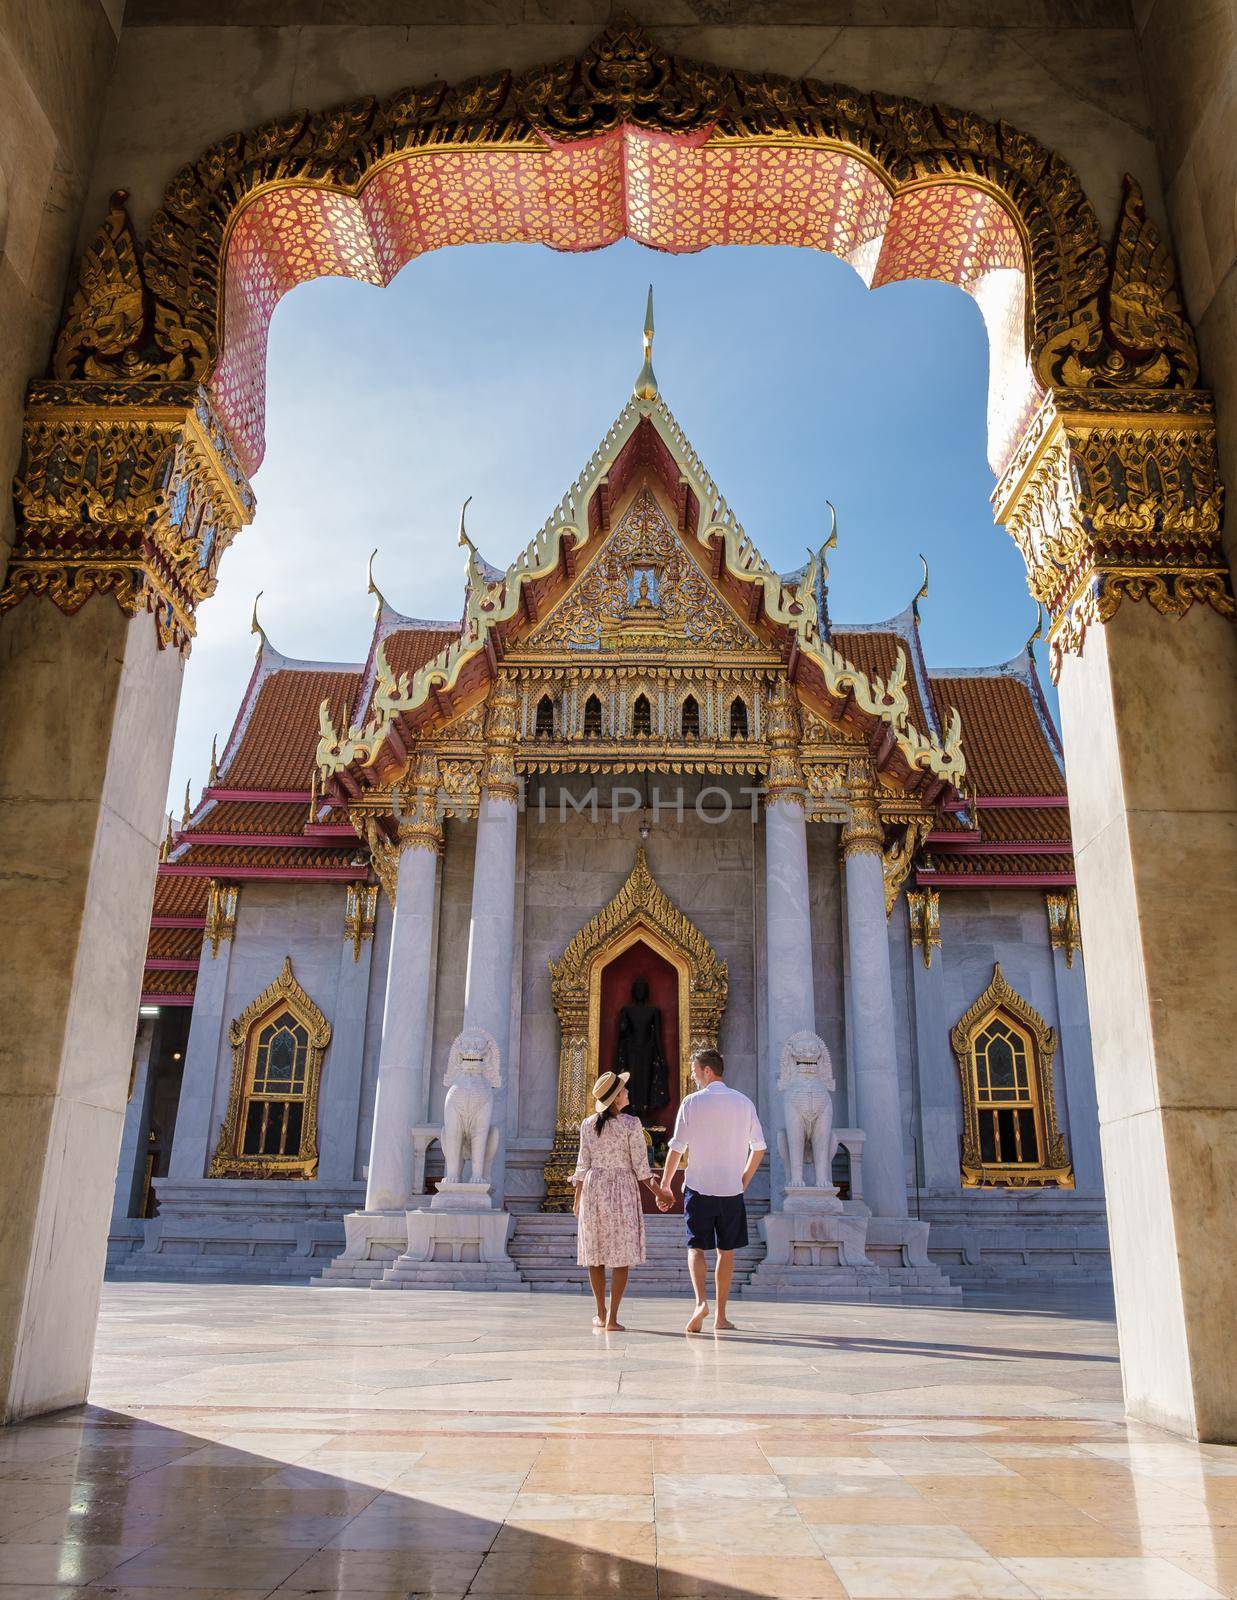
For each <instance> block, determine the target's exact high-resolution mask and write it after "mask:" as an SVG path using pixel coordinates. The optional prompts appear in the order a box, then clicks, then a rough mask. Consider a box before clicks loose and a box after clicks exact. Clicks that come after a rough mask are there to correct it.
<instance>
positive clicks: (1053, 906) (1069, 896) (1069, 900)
mask: <svg viewBox="0 0 1237 1600" xmlns="http://www.w3.org/2000/svg"><path fill="white" fill-rule="evenodd" d="M1044 905H1045V907H1046V909H1047V912H1048V940H1049V943H1050V944H1051V946H1052V948H1053V949H1054V950H1060V951H1061V952H1062V953H1063V954H1064V956H1065V965H1066V966H1067V967H1072V966H1073V965H1074V957H1075V955H1076V954H1077V953H1078V951H1079V950H1081V948H1082V931H1081V929H1080V927H1079V925H1078V890H1077V889H1067V890H1066V891H1065V893H1064V894H1046V895H1045V896H1044Z"/></svg>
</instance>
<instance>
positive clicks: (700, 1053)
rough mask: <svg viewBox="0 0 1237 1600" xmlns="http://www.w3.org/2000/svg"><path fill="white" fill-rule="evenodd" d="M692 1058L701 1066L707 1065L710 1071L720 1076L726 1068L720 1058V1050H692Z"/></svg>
mask: <svg viewBox="0 0 1237 1600" xmlns="http://www.w3.org/2000/svg"><path fill="white" fill-rule="evenodd" d="M692 1060H693V1061H698V1062H699V1063H700V1065H701V1066H702V1067H708V1069H709V1071H710V1072H715V1073H716V1074H717V1076H718V1077H719V1078H720V1077H721V1076H722V1074H723V1073H724V1072H725V1070H726V1063H725V1062H724V1061H723V1060H722V1053H721V1051H720V1050H693V1051H692Z"/></svg>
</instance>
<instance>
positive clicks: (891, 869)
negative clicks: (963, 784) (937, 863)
mask: <svg viewBox="0 0 1237 1600" xmlns="http://www.w3.org/2000/svg"><path fill="white" fill-rule="evenodd" d="M932 820H933V819H932V818H931V817H912V818H911V819H910V820H908V821H907V822H906V824H905V825H904V827H903V829H902V832H901V834H900V835H899V836H898V837H897V838H896V839H895V840H894V841H893V842H892V843H891V844H888V845H886V846H885V847H884V849H883V850H882V851H881V868H882V870H883V872H884V876H885V916H886V917H891V916H892V915H893V908H894V905H895V904H896V903H897V899H898V893H899V891H900V890H901V888H902V885H903V884H904V883H905V882H906V880H907V877H908V876H909V874H910V870H911V867H912V866H913V865H914V863H915V857H916V856H917V855H918V853H919V849H920V846H921V845H922V844H923V842H924V840H925V839H926V838H927V836H928V834H929V833H930V832H931V831H932Z"/></svg>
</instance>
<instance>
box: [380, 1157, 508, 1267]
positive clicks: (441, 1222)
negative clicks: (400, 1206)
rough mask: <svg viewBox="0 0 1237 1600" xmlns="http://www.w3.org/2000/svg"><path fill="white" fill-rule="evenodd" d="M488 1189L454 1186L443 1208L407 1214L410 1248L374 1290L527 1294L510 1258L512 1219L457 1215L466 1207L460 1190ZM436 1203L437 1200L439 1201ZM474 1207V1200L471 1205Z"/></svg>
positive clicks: (502, 1214)
mask: <svg viewBox="0 0 1237 1600" xmlns="http://www.w3.org/2000/svg"><path fill="white" fill-rule="evenodd" d="M481 1187H486V1188H488V1185H478V1184H470V1183H460V1184H452V1185H451V1186H450V1192H449V1195H448V1198H447V1199H446V1202H445V1207H444V1208H440V1209H433V1208H432V1207H431V1209H430V1210H428V1211H409V1212H408V1213H407V1215H406V1217H405V1225H406V1228H407V1245H406V1248H405V1251H404V1253H403V1255H401V1256H400V1257H398V1259H397V1260H396V1261H395V1262H394V1263H393V1264H392V1265H391V1266H390V1267H389V1268H388V1269H387V1270H386V1271H385V1272H384V1273H383V1275H382V1277H381V1278H379V1279H376V1280H375V1281H374V1283H373V1287H374V1288H375V1289H487V1290H517V1291H524V1292H525V1293H527V1291H528V1285H527V1284H526V1283H525V1282H524V1280H523V1278H521V1276H520V1274H519V1271H518V1270H517V1268H516V1265H515V1263H514V1262H513V1261H512V1259H511V1257H510V1256H509V1255H508V1254H507V1235H508V1233H509V1232H510V1231H511V1216H510V1214H509V1213H508V1212H506V1211H495V1210H494V1209H492V1208H491V1207H490V1206H489V1203H488V1196H487V1198H486V1201H485V1208H484V1209H472V1210H464V1209H457V1208H456V1207H457V1202H458V1203H459V1205H460V1206H462V1205H463V1204H465V1203H467V1198H468V1197H466V1196H464V1195H462V1194H460V1193H459V1191H461V1190H465V1189H467V1190H471V1191H473V1194H474V1196H475V1192H476V1190H477V1189H478V1188H481ZM437 1198H438V1197H437V1196H435V1200H436V1199H437ZM472 1204H473V1206H474V1208H475V1207H476V1200H475V1198H474V1199H473V1201H472Z"/></svg>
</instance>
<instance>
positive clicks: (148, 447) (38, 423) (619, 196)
mask: <svg viewBox="0 0 1237 1600" xmlns="http://www.w3.org/2000/svg"><path fill="white" fill-rule="evenodd" d="M481 170H484V171H485V172H486V173H487V174H488V175H489V177H490V178H491V179H492V181H490V182H486V183H478V182H477V181H476V178H477V175H478V172H479V171H481ZM740 175H741V176H742V177H743V179H744V181H743V182H742V183H739V182H736V181H734V180H735V178H736V176H740ZM723 196H729V197H732V198H730V199H726V201H725V203H724V204H722V203H721V200H720V199H719V197H723ZM735 196H740V197H743V198H742V200H741V203H739V204H737V205H736V204H735V203H732V202H733V197H735ZM623 236H628V237H633V238H636V239H640V240H642V241H644V242H646V243H649V244H652V245H654V246H656V247H658V248H662V249H668V250H695V249H700V248H702V247H704V246H706V245H709V244H719V243H778V242H781V243H796V244H801V245H806V246H810V247H814V248H818V249H823V250H828V251H830V252H832V253H834V254H837V255H839V256H842V257H843V258H845V259H846V260H848V261H850V262H851V263H852V265H854V266H855V268H856V270H858V271H859V272H860V273H861V274H862V275H863V276H864V278H865V280H866V281H867V282H868V283H869V284H871V285H873V286H876V285H878V284H881V283H885V282H890V281H893V280H894V279H897V278H905V277H927V278H936V279H940V280H944V281H949V282H953V283H956V284H958V285H960V286H961V287H963V288H964V289H967V290H968V291H969V292H971V293H973V294H975V295H976V298H977V299H978V300H979V302H980V304H981V308H984V309H985V313H986V315H987V316H988V320H989V325H990V329H991V330H993V338H994V340H996V341H1003V343H1002V344H1001V348H1000V350H998V349H997V348H996V345H995V344H994V360H997V359H998V358H999V361H1000V362H1001V363H1003V364H1004V371H1003V375H1002V381H1001V382H999V383H997V384H995V385H994V386H993V387H994V392H997V393H1001V394H1004V395H1006V397H1007V399H1008V404H1006V405H1004V407H1003V409H1002V410H1001V411H1000V414H999V415H993V416H990V425H989V432H990V441H989V444H990V448H989V454H990V459H991V461H992V464H993V468H994V471H995V472H996V473H997V474H998V480H999V481H998V486H997V491H996V494H995V496H994V503H995V506H996V512H997V516H998V519H999V520H1000V521H1002V522H1003V523H1005V524H1006V525H1007V526H1008V527H1009V529H1010V532H1011V533H1012V535H1013V537H1014V538H1015V540H1016V541H1017V543H1018V546H1019V548H1020V550H1021V551H1022V554H1023V556H1024V558H1025V560H1026V564H1027V570H1028V577H1029V583H1030V587H1031V590H1032V593H1033V594H1034V595H1035V596H1036V597H1037V598H1038V599H1040V600H1041V601H1042V602H1043V603H1044V604H1045V605H1046V606H1047V608H1048V610H1049V612H1050V614H1051V617H1052V619H1053V620H1052V632H1051V639H1052V651H1053V658H1054V666H1055V665H1059V661H1060V657H1061V654H1062V652H1063V651H1069V650H1074V651H1080V650H1081V649H1082V647H1083V641H1084V639H1085V635H1086V632H1087V629H1088V628H1089V627H1091V626H1093V625H1095V624H1096V623H1102V622H1104V621H1106V620H1108V619H1109V618H1110V617H1111V616H1112V615H1113V613H1114V612H1115V611H1116V609H1117V608H1118V607H1119V606H1120V605H1121V604H1122V603H1123V602H1125V601H1146V602H1148V603H1149V604H1151V605H1152V606H1153V607H1155V608H1156V609H1157V610H1159V611H1161V612H1164V613H1166V614H1179V613H1180V612H1182V611H1184V610H1187V609H1188V608H1189V607H1190V606H1191V605H1193V604H1195V603H1198V602H1201V603H1205V604H1208V605H1210V606H1212V607H1213V608H1214V609H1216V610H1217V611H1220V612H1221V613H1223V614H1225V615H1228V616H1232V615H1233V614H1234V605H1233V597H1232V590H1231V585H1230V580H1229V576H1228V569H1227V565H1226V563H1225V561H1224V559H1223V556H1222V553H1221V550H1220V545H1219V537H1218V536H1219V526H1220V509H1221V490H1220V485H1219V480H1218V474H1217V467H1216V455H1215V433H1214V420H1213V414H1212V405H1211V399H1210V396H1209V395H1207V394H1206V393H1205V392H1203V391H1202V390H1200V389H1198V387H1197V382H1198V361H1197V354H1196V350H1195V344H1194V339H1193V335H1192V333H1191V331H1190V328H1189V326H1188V323H1187V321H1186V319H1185V316H1184V313H1183V311H1182V306H1181V301H1180V297H1179V294H1178V291H1177V287H1176V281H1175V275H1174V270H1173V264H1172V260H1171V256H1170V253H1169V251H1168V249H1167V247H1166V245H1165V243H1164V241H1163V240H1162V239H1161V237H1160V235H1159V233H1158V231H1157V229H1156V228H1155V226H1154V224H1153V222H1152V221H1151V219H1150V218H1149V217H1148V215H1147V212H1146V209H1145V207H1144V205H1143V202H1142V196H1141V192H1140V190H1139V187H1138V185H1137V183H1136V182H1134V180H1133V179H1129V180H1127V185H1126V193H1125V197H1124V200H1123V204H1122V208H1121V212H1120V215H1119V217H1118V219H1117V223H1116V227H1115V230H1114V233H1113V237H1112V239H1111V241H1109V242H1108V243H1107V244H1106V243H1105V241H1104V240H1103V238H1102V237H1101V230H1100V224H1099V219H1098V218H1097V216H1096V213H1095V211H1094V208H1093V207H1092V205H1091V204H1090V202H1089V201H1088V199H1087V198H1086V196H1085V194H1084V193H1083V191H1082V188H1081V186H1080V184H1079V182H1078V178H1077V176H1076V174H1075V173H1074V172H1073V170H1072V168H1071V167H1070V166H1069V165H1068V163H1067V162H1065V161H1064V160H1062V158H1061V157H1060V156H1059V155H1057V154H1055V153H1054V152H1052V151H1050V150H1048V149H1046V148H1045V147H1044V146H1043V145H1041V144H1040V143H1039V142H1038V141H1037V140H1035V139H1034V138H1032V137H1031V136H1029V135H1028V134H1026V133H1024V132H1022V131H1021V130H1019V129H1017V128H1014V127H1011V126H1010V125H1009V124H1008V123H1005V122H995V123H994V122H991V121H988V120H986V119H985V118H983V117H979V116H977V115H974V114H973V113H970V112H967V111H964V110H959V109H957V108H955V107H950V106H945V105H926V104H922V103H920V102H917V101H914V100H910V99H907V98H904V97H897V96H888V95H881V94H875V93H866V92H863V91H860V90H857V89H853V88H850V87H848V86H845V85H839V84H825V83H820V82H817V81H815V80H813V79H802V80H792V79H788V78H784V77H779V76H776V75H773V74H765V73H748V72H740V71H732V70H728V69H724V68H720V67H716V66H712V65H710V64H708V63H705V62H699V61H694V60H690V59H687V58H682V57H677V56H673V55H670V54H667V53H666V52H665V51H663V50H662V49H661V48H660V47H659V46H658V45H657V43H656V42H655V41H654V39H653V38H652V37H650V35H649V34H647V33H646V32H644V31H643V30H642V29H641V28H639V27H638V26H637V25H635V24H634V23H632V22H630V21H629V20H626V19H620V20H618V21H616V22H615V23H612V24H611V25H610V26H609V27H608V28H607V29H606V30H605V31H604V32H603V33H602V34H601V36H600V37H599V38H598V39H597V40H596V41H595V42H594V43H593V44H592V45H591V46H590V47H589V48H588V49H587V50H586V51H585V52H584V53H583V54H582V55H581V56H580V57H578V58H566V59H563V60H560V61H556V62H553V63H551V64H549V65H547V66H544V67H539V68H535V69H533V70H531V71H528V72H525V73H522V74H514V73H511V72H497V73H494V74H492V75H491V76H489V77H485V78H477V79H473V80H471V81H469V82H466V83H463V84H459V85H455V86H449V85H446V84H444V83H441V82H433V83H429V84H425V85H422V86H420V87H417V88H411V89H406V90H402V91H400V92H398V93H396V94H393V95H389V96H387V97H386V98H384V99H374V98H363V99H359V100H356V101H354V102H351V103H350V104H347V105H343V106H336V107H332V108H330V109H328V110H326V111H320V112H294V113H290V114H288V115H286V116H283V117H279V118H277V119H275V120H273V121H270V122H267V123H265V124H263V125H262V126H260V127H258V128H254V129H251V130H249V131H247V132H244V133H237V134H234V135H231V136H230V137H228V138H227V139H224V140H222V141H220V142H219V143H217V144H215V145H212V146H211V147H210V148H209V149H208V150H206V151H205V152H203V154H202V155H201V156H200V157H199V158H198V159H197V160H196V161H193V162H190V163H189V164H187V165H186V166H184V167H182V168H181V170H180V171H179V172H178V173H176V175H175V176H174V177H173V178H172V180H171V182H170V183H169V185H168V188H167V191H166V193H165V195H164V198H163V203H162V204H161V206H159V208H158V209H157V210H156V211H155V213H154V215H153V216H152V217H151V219H150V223H149V227H148V230H147V236H146V239H145V240H144V241H142V242H139V240H138V238H137V236H136V234H135V232H134V230H133V228H132V226H131V225H130V223H129V219H128V216H127V213H126V211H125V209H124V196H123V192H121V191H118V192H117V195H116V196H115V197H114V199H113V203H112V206H111V209H110V210H109V213H108V216H107V219H106V221H105V223H104V225H103V227H102V228H101V229H100V230H99V233H98V234H97V236H96V237H95V239H94V241H93V242H92V244H91V246H90V248H89V249H88V250H87V252H86V255H85V257H84V259H83V262H82V268H81V274H80V279H79V283H78V286H77V289H76V292H75V293H74V294H73V296H72V298H71V300H70V303H69V306H68V310H67V315H66V317H65V320H64V324H63V326H62V328H61V330H60V334H59V337H58V339H57V342H56V346H55V352H54V358H53V363H52V373H51V376H50V377H49V379H47V380H45V381H41V382H38V383H36V384H35V385H34V386H33V387H32V390H31V394H30V401H29V406H28V415H27V426H26V435H25V453H24V457H23V461H22V465H21V469H20V472H19V476H18V481H17V512H18V517H17V522H18V529H17V534H18V537H17V542H16V546H15V553H14V560H13V564H12V568H11V570H10V573H9V575H8V582H7V585H6V587H5V589H4V591H3V594H2V595H0V609H2V608H5V607H8V606H11V605H14V604H16V603H18V602H19V601H22V600H24V599H26V598H27V597H29V596H48V597H50V598H51V599H52V600H53V602H54V603H55V604H57V605H58V606H60V607H61V608H62V609H63V610H66V611H73V610H76V609H78V608H79V607H80V606H81V605H82V604H83V603H84V602H85V600H86V599H88V598H89V597H90V596H91V595H92V594H95V593H110V594H112V595H113V596H114V597H115V598H116V599H117V600H118V601H119V603H120V604H121V605H122V606H123V607H125V609H126V610H128V611H129V612H130V613H136V612H137V611H138V610H140V609H141V608H143V607H145V608H146V609H148V610H150V611H151V612H152V613H153V614H154V616H155V618H156V622H157V624H158V626H159V630H160V642H161V643H173V644H178V645H180V646H182V647H184V646H186V645H187V644H188V642H189V639H190V638H191V636H192V633H193V627H194V611H195V608H196V605H197V603H198V602H199V601H200V600H201V599H202V598H204V597H205V595H207V594H209V593H210V591H211V589H212V588H213V586H214V583H215V580H216V574H217V565H218V559H219V556H220V554H221V552H222V550H223V549H224V548H225V547H226V545H227V543H228V542H229V540H230V539H231V538H232V537H233V535H234V534H235V533H236V531H237V530H238V528H239V527H240V526H241V525H242V524H243V523H244V522H245V521H247V520H248V519H249V517H250V516H251V515H252V510H253V499H252V494H251V492H250V490H249V485H248V479H247V475H248V474H249V473H251V472H252V471H253V470H254V469H255V468H256V466H257V465H258V464H259V463H260V461H261V456H262V447H263V410H264V369H265V347H266V330H267V326H268V324H269V321H270V316H271V313H272V312H273V309H274V306H275V304H276V303H277V301H278V300H279V298H280V297H281V295H282V294H284V293H285V292H287V290H288V289H290V288H291V287H293V286H294V285H295V284H297V283H300V282H304V281H306V280H307V279H310V278H314V277H318V276H321V275H323V274H327V273H332V274H343V275H349V276H353V277H356V278H359V279H362V280H364V281H367V282H372V283H386V282H388V281H389V280H390V279H391V277H393V276H394V274H395V273H396V272H397V271H398V270H399V269H400V268H401V267H402V266H403V265H404V264H405V263H406V261H408V260H409V259H411V258H412V256H414V255H416V254H418V253H419V252H421V251H424V250H426V249H431V248H438V247H441V246H443V245H447V244H451V243H462V242H480V241H483V240H495V241H499V240H524V241H531V240H539V241H541V242H544V243H547V244H550V245H552V246H554V247H555V248H559V249H567V250H572V249H585V248H596V247H598V246H600V245H604V244H608V243H611V242H613V241H614V240H616V239H618V238H620V237H623ZM997 302H999V306H998V305H997ZM994 306H995V307H996V310H995V311H994V309H993V308H994ZM1013 312H1019V313H1020V315H1013V314H1012V313H1013ZM1011 330H1012V331H1011Z"/></svg>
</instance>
